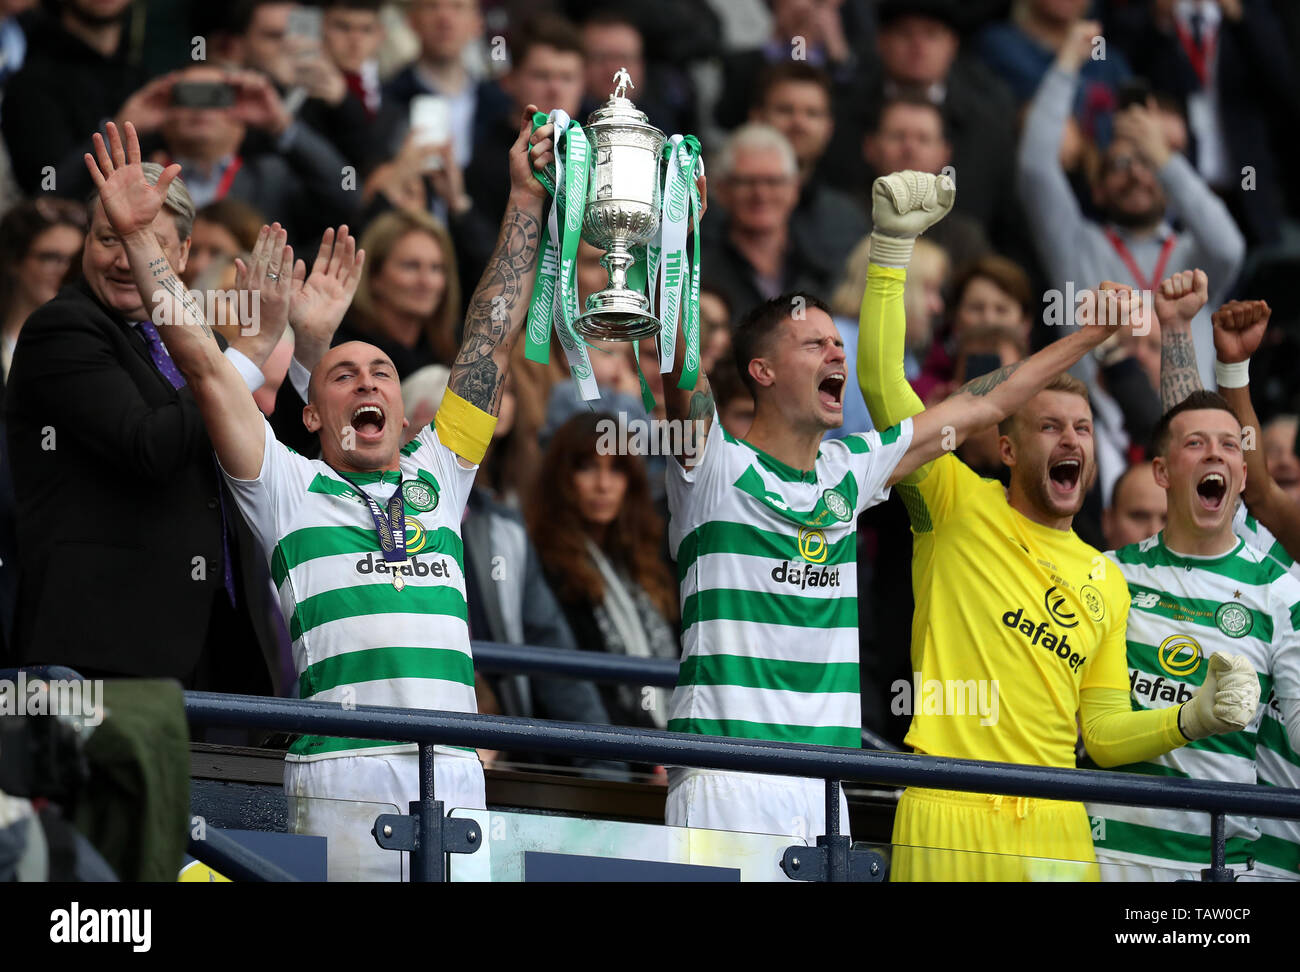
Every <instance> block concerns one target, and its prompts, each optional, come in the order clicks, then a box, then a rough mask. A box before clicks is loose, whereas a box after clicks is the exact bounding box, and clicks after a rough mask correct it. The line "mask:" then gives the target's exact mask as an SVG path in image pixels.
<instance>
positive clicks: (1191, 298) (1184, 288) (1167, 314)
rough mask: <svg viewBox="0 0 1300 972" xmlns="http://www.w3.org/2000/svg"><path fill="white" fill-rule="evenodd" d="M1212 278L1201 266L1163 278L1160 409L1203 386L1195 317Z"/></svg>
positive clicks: (1158, 299)
mask: <svg viewBox="0 0 1300 972" xmlns="http://www.w3.org/2000/svg"><path fill="white" fill-rule="evenodd" d="M1209 295H1210V282H1209V278H1207V277H1206V275H1205V274H1204V272H1202V271H1200V270H1183V271H1182V272H1180V273H1175V274H1173V275H1172V276H1170V277H1168V278H1167V279H1165V280H1162V281H1161V282H1160V288H1159V290H1157V291H1156V294H1155V302H1156V317H1157V318H1158V319H1159V320H1160V410H1161V411H1162V412H1167V411H1169V410H1170V409H1171V408H1173V407H1174V406H1175V405H1177V404H1178V403H1179V402H1181V401H1182V400H1183V399H1184V398H1186V397H1187V396H1188V395H1190V394H1191V393H1192V392H1194V391H1200V390H1201V373H1200V371H1199V370H1198V369H1197V367H1196V346H1195V345H1194V344H1193V343H1192V318H1194V317H1195V316H1196V315H1197V314H1198V313H1199V312H1200V310H1201V308H1202V307H1204V306H1205V301H1206V300H1207V299H1208V298H1209Z"/></svg>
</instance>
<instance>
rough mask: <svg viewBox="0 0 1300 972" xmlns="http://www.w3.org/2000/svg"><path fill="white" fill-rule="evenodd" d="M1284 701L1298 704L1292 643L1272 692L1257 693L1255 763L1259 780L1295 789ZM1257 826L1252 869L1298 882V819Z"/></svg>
mask: <svg viewBox="0 0 1300 972" xmlns="http://www.w3.org/2000/svg"><path fill="white" fill-rule="evenodd" d="M1298 620H1300V619H1298ZM1283 699H1286V700H1287V703H1288V704H1289V705H1290V706H1291V707H1294V706H1297V705H1300V645H1297V644H1296V643H1295V642H1294V641H1293V642H1292V643H1291V645H1290V647H1289V648H1286V649H1284V650H1282V651H1279V652H1278V654H1277V656H1276V658H1274V669H1273V691H1272V692H1265V693H1264V694H1263V695H1262V696H1261V697H1260V708H1261V709H1262V710H1263V713H1264V717H1263V720H1262V721H1261V723H1260V727H1259V747H1258V750H1257V753H1256V758H1255V762H1256V766H1257V768H1258V771H1259V782H1260V783H1261V784H1263V785H1265V786H1282V787H1288V788H1290V789H1300V753H1297V752H1296V751H1295V748H1294V747H1292V745H1291V741H1290V739H1288V738H1287V734H1286V720H1285V719H1284V717H1283V707H1284V704H1283V701H1282V700H1283ZM1258 824H1259V832H1260V838H1259V840H1258V841H1256V842H1255V847H1256V850H1255V858H1256V863H1255V868H1256V870H1258V871H1259V872H1260V876H1261V877H1264V878H1282V879H1287V880H1291V881H1295V880H1300V820H1278V819H1276V818H1273V817H1260V818H1258Z"/></svg>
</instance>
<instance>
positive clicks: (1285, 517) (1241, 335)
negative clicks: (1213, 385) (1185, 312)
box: [1212, 300, 1300, 559]
mask: <svg viewBox="0 0 1300 972" xmlns="http://www.w3.org/2000/svg"><path fill="white" fill-rule="evenodd" d="M1270 313H1271V312H1270V310H1269V306H1268V304H1266V303H1265V302H1264V301H1262V300H1233V301H1229V302H1228V303H1226V304H1224V305H1223V306H1222V307H1220V308H1219V309H1218V310H1217V311H1215V312H1214V315H1213V318H1212V319H1213V321H1214V354H1215V357H1216V358H1218V362H1217V363H1216V365H1215V371H1216V372H1217V373H1218V375H1219V394H1220V395H1222V396H1223V397H1224V398H1225V399H1226V400H1227V402H1228V404H1229V405H1231V406H1232V408H1233V411H1235V412H1236V413H1237V418H1238V419H1240V420H1241V427H1242V428H1243V429H1253V430H1254V438H1255V442H1254V448H1252V449H1243V450H1242V451H1243V452H1244V453H1245V455H1246V489H1245V491H1244V492H1243V493H1242V499H1243V500H1245V502H1246V508H1247V509H1248V510H1250V513H1251V515H1252V516H1254V517H1255V519H1257V520H1259V522H1260V523H1262V524H1264V526H1265V527H1267V528H1268V530H1269V532H1270V533H1272V534H1273V536H1275V537H1277V539H1278V542H1279V543H1281V544H1282V546H1283V547H1284V548H1285V549H1286V552H1287V553H1288V554H1290V555H1291V557H1292V558H1293V559H1300V557H1297V554H1300V503H1296V501H1295V500H1293V499H1292V498H1291V497H1290V496H1288V495H1287V494H1286V492H1285V491H1284V490H1283V489H1282V487H1281V486H1279V485H1278V484H1277V481H1276V480H1275V479H1274V478H1273V477H1272V476H1270V475H1269V474H1268V464H1267V463H1266V462H1265V461H1264V448H1263V442H1262V441H1260V440H1261V439H1262V438H1263V437H1262V436H1261V434H1260V429H1259V417H1258V416H1256V414H1255V406H1254V405H1253V404H1252V403H1251V401H1250V377H1249V375H1248V374H1247V367H1248V366H1249V362H1250V356H1251V355H1252V354H1254V353H1255V351H1256V349H1258V348H1259V342H1260V340H1261V339H1262V338H1263V337H1264V331H1265V329H1266V328H1267V327H1268V319H1269V315H1270ZM1225 365H1226V366H1227V367H1224V366H1225Z"/></svg>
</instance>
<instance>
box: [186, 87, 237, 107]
mask: <svg viewBox="0 0 1300 972" xmlns="http://www.w3.org/2000/svg"><path fill="white" fill-rule="evenodd" d="M234 103H235V89H234V86H233V85H229V84H226V82H224V81H178V82H176V84H174V85H172V104H173V105H177V106H179V107H181V108H229V107H230V106H231V105H233V104H234Z"/></svg>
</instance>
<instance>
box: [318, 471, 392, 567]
mask: <svg viewBox="0 0 1300 972" xmlns="http://www.w3.org/2000/svg"><path fill="white" fill-rule="evenodd" d="M334 471H335V472H336V473H338V474H339V476H341V477H342V478H343V479H344V480H346V481H347V483H348V485H349V486H351V487H352V488H353V489H355V490H356V491H357V492H358V493H360V494H361V497H362V499H364V500H365V501H366V506H368V507H369V508H370V518H371V519H372V520H374V521H375V533H377V534H378V535H379V549H380V550H381V551H383V554H384V561H385V563H387V564H388V569H389V570H391V571H392V572H393V587H394V588H395V589H396V590H399V591H400V590H401V589H402V588H404V587H405V586H406V581H405V580H403V579H402V570H401V568H402V565H403V564H405V563H406V562H407V560H406V507H405V504H404V503H403V501H402V483H401V478H400V477H399V478H398V483H397V489H395V490H394V491H393V495H392V496H390V497H389V498H388V514H387V515H385V514H384V511H383V510H382V509H381V508H380V506H379V504H378V503H377V502H375V498H374V497H373V496H371V495H370V494H369V493H367V492H366V491H365V490H364V489H362V488H361V487H360V486H358V485H357V484H356V483H354V482H353V481H352V480H351V479H348V477H347V476H344V475H343V473H341V472H339V471H338V470H337V469H336V470H334Z"/></svg>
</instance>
